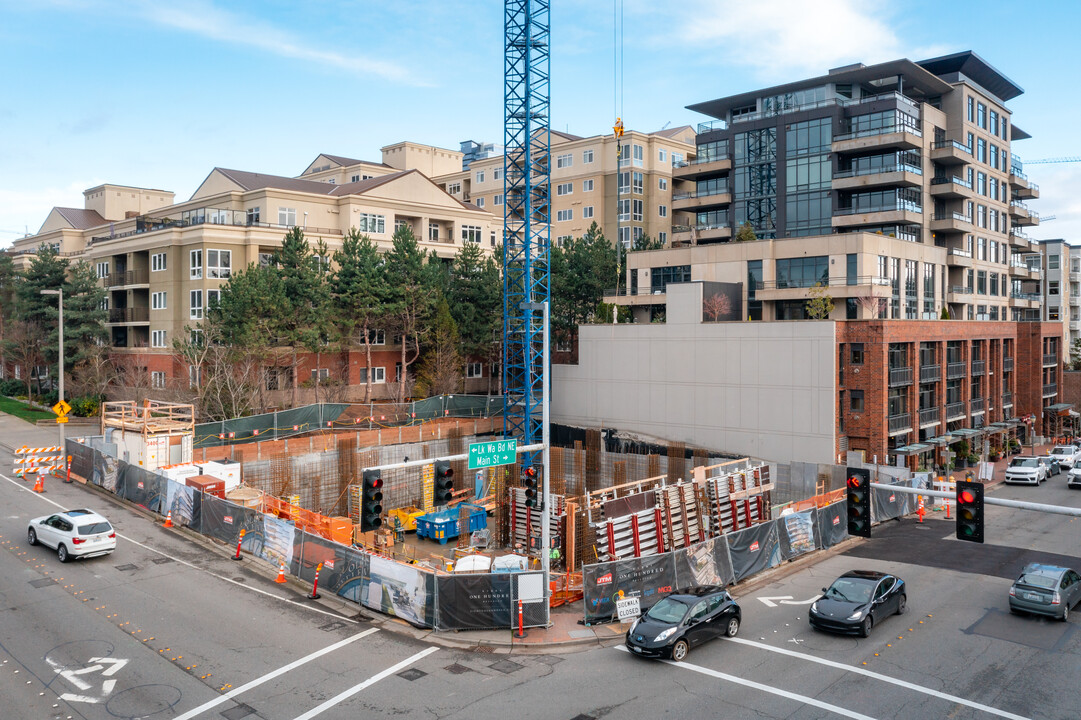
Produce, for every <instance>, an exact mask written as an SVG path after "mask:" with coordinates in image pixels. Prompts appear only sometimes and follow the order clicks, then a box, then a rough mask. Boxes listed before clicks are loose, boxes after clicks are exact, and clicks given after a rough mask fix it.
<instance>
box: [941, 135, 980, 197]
mask: <svg viewBox="0 0 1081 720" xmlns="http://www.w3.org/2000/svg"><path fill="white" fill-rule="evenodd" d="M946 148H953V149H954V150H960V151H961V152H966V153H968V154H969V155H971V154H972V148H970V147H969V146H968V145H965V144H964V143H960V142H957V141H956V140H935V142H934V144H933V145H931V149H932V150H945V149H946ZM969 187H972V186H971V185H969Z"/></svg>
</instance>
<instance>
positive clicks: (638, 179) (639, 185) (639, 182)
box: [634, 145, 645, 195]
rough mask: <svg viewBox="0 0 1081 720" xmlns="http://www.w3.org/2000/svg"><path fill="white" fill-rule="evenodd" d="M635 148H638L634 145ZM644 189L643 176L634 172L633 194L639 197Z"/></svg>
mask: <svg viewBox="0 0 1081 720" xmlns="http://www.w3.org/2000/svg"><path fill="white" fill-rule="evenodd" d="M635 147H638V146H637V145H635ZM644 188H645V176H644V175H643V174H642V173H640V172H638V171H637V170H635V171H634V194H635V195H641V194H642V191H643V189H644Z"/></svg>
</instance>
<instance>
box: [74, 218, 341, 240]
mask: <svg viewBox="0 0 1081 720" xmlns="http://www.w3.org/2000/svg"><path fill="white" fill-rule="evenodd" d="M229 212H230V213H232V214H233V217H232V219H231V221H230V220H229V219H228V218H226V219H224V220H223V219H221V218H212V217H205V216H198V217H192V218H188V219H186V220H175V219H172V218H151V217H145V216H144V217H140V218H137V221H136V227H135V229H134V230H129V231H127V232H121V233H113V234H111V235H98V236H96V237H92V238H90V242H89V243H88V245H93V244H95V243H99V242H106V241H108V240H119V239H121V238H126V237H131V236H133V235H141V234H143V233H148V232H156V231H158V230H168V229H171V228H186V227H194V226H197V225H218V226H223V227H245V228H251V227H260V228H280V229H282V230H291V229H292V228H294V227H300V228H302V229H303V230H304V232H305V234H312V235H341V234H342V231H341V230H338V229H337V228H320V227H313V226H311V225H279V224H277V223H265V222H258V221H256V220H248V219H247V216H246V215H245V214H244V213H243V212H242V211H239V210H237V211H229Z"/></svg>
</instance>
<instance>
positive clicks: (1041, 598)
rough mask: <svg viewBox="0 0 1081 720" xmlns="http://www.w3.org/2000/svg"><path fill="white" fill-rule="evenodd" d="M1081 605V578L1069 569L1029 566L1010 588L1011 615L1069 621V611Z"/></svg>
mask: <svg viewBox="0 0 1081 720" xmlns="http://www.w3.org/2000/svg"><path fill="white" fill-rule="evenodd" d="M1079 602H1081V575H1078V574H1077V573H1076V572H1074V571H1073V570H1071V569H1069V568H1064V567H1058V566H1057V565H1044V564H1042V563H1029V564H1028V565H1026V566H1025V569H1024V570H1022V571H1021V574H1020V575H1019V576H1018V577H1017V579H1016V580H1014V581H1013V585H1011V586H1010V612H1014V613H1017V612H1027V613H1036V614H1038V615H1050V616H1051V617H1056V618H1058V619H1059V620H1062V621H1066V620H1069V618H1070V608H1072V607H1074V606H1075V605H1077V604H1078V603H1079Z"/></svg>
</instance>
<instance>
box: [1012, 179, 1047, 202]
mask: <svg viewBox="0 0 1081 720" xmlns="http://www.w3.org/2000/svg"><path fill="white" fill-rule="evenodd" d="M1010 184H1013V178H1012V177H1011V178H1010ZM1013 194H1014V195H1016V196H1017V197H1019V198H1021V199H1022V200H1036V199H1038V198H1039V197H1040V186H1039V185H1037V184H1036V183H1034V182H1030V183H1029V184H1028V186H1026V187H1020V186H1016V187H1014V188H1013Z"/></svg>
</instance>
